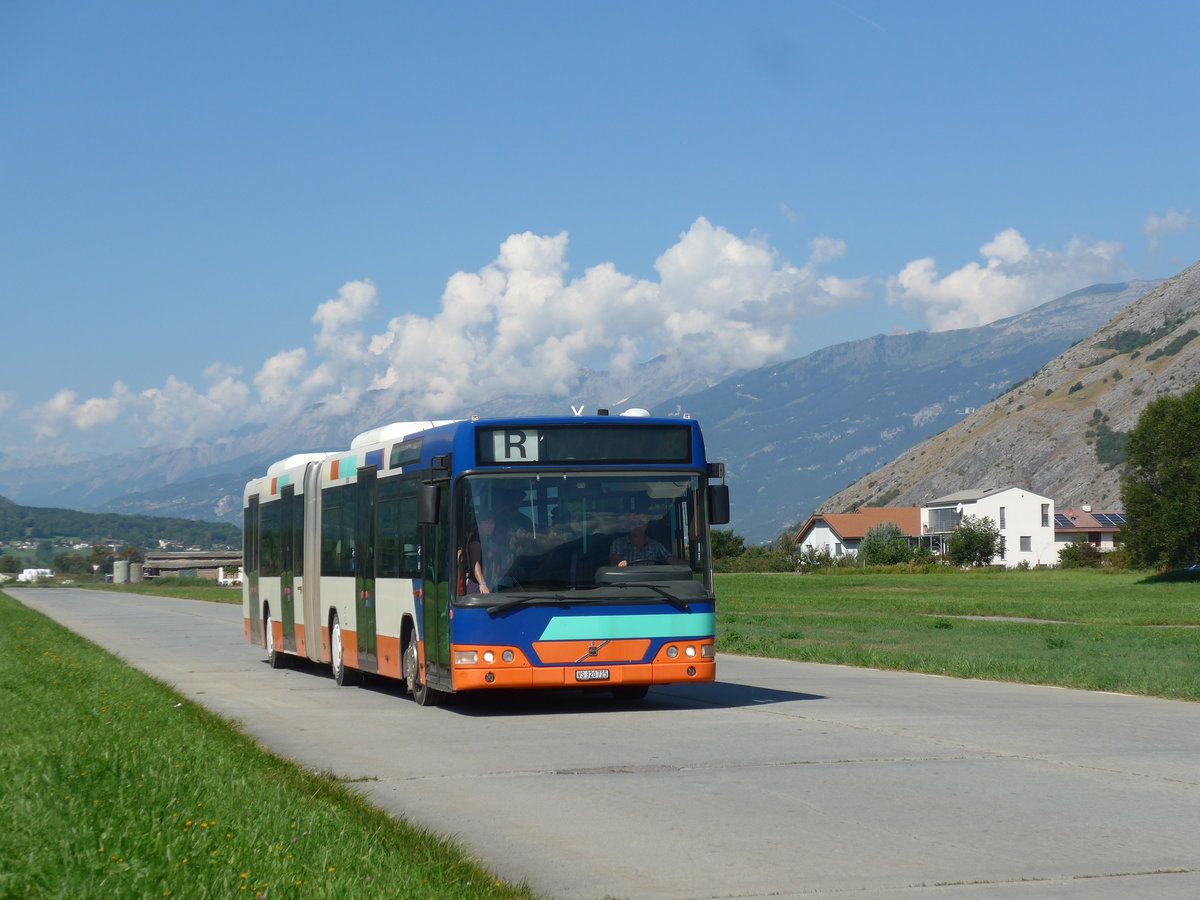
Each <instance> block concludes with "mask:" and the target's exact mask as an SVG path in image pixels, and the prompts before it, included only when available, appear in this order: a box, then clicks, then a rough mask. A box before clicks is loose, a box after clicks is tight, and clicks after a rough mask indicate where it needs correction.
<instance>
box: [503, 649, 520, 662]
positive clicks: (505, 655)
mask: <svg viewBox="0 0 1200 900" xmlns="http://www.w3.org/2000/svg"><path fill="white" fill-rule="evenodd" d="M500 658H501V659H502V660H504V661H505V662H512V661H513V660H514V659H515V658H516V657H515V656H514V655H513V652H512V651H511V650H505V651H504V652H503V653H501V654H500Z"/></svg>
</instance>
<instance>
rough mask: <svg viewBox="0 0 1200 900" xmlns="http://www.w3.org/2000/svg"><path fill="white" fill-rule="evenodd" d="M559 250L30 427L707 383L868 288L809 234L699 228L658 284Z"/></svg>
mask: <svg viewBox="0 0 1200 900" xmlns="http://www.w3.org/2000/svg"><path fill="white" fill-rule="evenodd" d="M568 249H569V240H568V236H567V234H566V232H562V233H560V234H557V235H537V234H533V233H530V232H526V233H523V234H514V235H511V236H509V237H508V238H507V239H506V240H505V241H504V242H503V243H502V244H501V245H500V247H499V252H498V253H497V256H496V258H495V259H494V260H493V261H492V262H491V263H489V264H487V265H485V266H484V267H483V268H481V269H479V270H478V271H476V272H466V271H461V272H457V273H455V274H454V275H452V276H451V277H450V278H449V279H448V280H447V282H446V287H445V290H444V292H443V294H442V303H441V308H440V310H439V311H438V312H437V314H435V315H433V316H431V317H426V316H418V315H414V314H411V313H402V314H399V315H396V316H394V317H393V318H391V319H390V321H388V322H387V323H386V325H385V326H384V327H383V328H382V330H380V331H375V332H372V331H371V330H369V329H368V327H367V323H368V322H369V321H370V320H371V319H372V318H373V317H374V316H376V315H377V314H378V313H379V312H380V310H381V297H380V295H379V291H378V290H377V289H376V287H375V285H374V284H373V283H371V282H370V281H366V280H364V281H351V282H347V283H346V284H344V285H343V286H342V287H341V289H340V290H339V291H338V293H337V296H336V297H333V298H331V299H329V300H326V301H324V302H322V303H321V304H319V305H318V306H317V308H316V311H315V313H314V314H313V317H312V321H313V324H314V326H315V333H314V335H313V338H312V344H311V347H307V348H306V347H297V348H293V349H287V350H281V351H279V352H277V353H275V354H274V355H272V356H270V357H269V358H267V359H266V360H265V361H264V362H263V363H262V365H261V366H260V367H259V369H258V371H257V372H256V373H254V375H253V376H252V377H250V378H245V377H243V374H242V372H241V371H240V370H238V369H235V368H233V367H231V366H227V365H224V364H220V363H217V364H213V365H212V366H210V367H208V368H207V369H206V370H205V373H204V375H205V380H206V383H207V388H206V389H197V388H195V387H193V386H192V385H190V384H188V383H186V382H184V381H182V380H180V379H178V378H176V377H174V376H171V377H169V378H168V379H167V380H166V383H165V384H164V385H163V386H162V387H158V388H152V389H149V390H144V391H141V392H133V391H131V390H129V388H128V387H126V386H125V385H124V384H121V383H120V382H118V383H117V384H116V385H114V387H113V391H112V392H111V394H110V396H108V397H92V398H88V399H82V400H81V399H80V398H79V397H78V396H77V395H76V394H75V393H74V392H71V391H63V392H60V393H59V394H58V395H56V396H55V397H54V398H52V399H51V400H50V401H47V402H46V403H44V404H42V405H41V406H40V407H37V408H36V409H35V410H31V411H30V413H31V416H30V419H31V421H32V422H34V423H35V425H36V428H37V434H38V435H39V436H40V437H41V438H43V439H46V440H55V439H58V438H59V437H60V436H61V435H62V434H63V433H64V432H65V431H66V430H67V429H75V430H78V431H84V432H89V435H90V440H91V441H95V442H97V443H99V442H100V440H101V436H102V432H104V430H105V428H106V427H107V429H108V434H109V437H110V439H113V440H117V439H121V440H124V441H125V443H126V445H127V444H128V442H129V441H131V440H133V441H137V442H139V443H141V444H143V445H147V444H158V443H165V442H171V443H176V444H181V443H185V442H189V441H192V440H195V439H196V438H198V437H203V436H206V435H215V434H219V433H223V432H225V431H228V430H230V429H231V428H234V427H237V426H240V425H243V424H250V423H263V424H266V423H272V422H276V421H281V420H283V419H285V418H286V417H287V416H288V415H291V414H295V413H297V412H299V411H300V410H302V409H309V408H313V407H316V408H319V409H321V410H323V411H324V412H325V413H326V414H329V415H339V414H344V413H346V412H349V411H350V410H351V409H352V408H353V407H354V405H355V404H356V403H357V402H358V401H359V400H360V399H361V397H362V396H363V395H364V394H365V393H366V392H367V391H370V390H386V391H389V392H391V393H392V394H393V395H394V396H395V399H396V404H397V405H405V406H409V407H410V408H412V409H414V410H415V411H416V412H418V413H419V414H423V415H431V416H436V415H442V414H446V413H450V412H455V411H459V410H462V409H464V408H469V407H470V406H471V405H472V404H473V403H476V402H479V401H482V400H486V399H490V398H492V397H496V396H500V395H504V394H514V395H522V394H546V393H552V394H557V395H559V396H566V395H568V394H569V393H570V391H571V390H572V388H573V386H574V385H575V384H577V382H578V380H579V378H580V377H581V375H582V373H583V372H584V370H585V369H600V370H609V371H613V372H615V373H627V372H629V371H631V370H632V368H633V367H634V366H636V365H637V364H638V363H639V362H642V361H644V360H647V359H649V358H650V357H652V356H662V355H665V356H667V357H668V358H673V359H674V360H676V363H677V365H678V366H679V368H680V369H686V370H687V371H689V372H692V373H695V374H700V375H708V376H712V377H718V376H721V375H724V374H726V373H728V372H729V371H731V370H733V369H737V368H746V367H751V366H757V365H762V364H764V363H766V362H770V361H772V360H775V359H779V358H782V357H785V356H786V355H788V354H789V353H791V352H792V351H793V350H794V349H795V346H794V345H795V333H794V327H795V325H796V324H797V323H798V322H800V321H802V320H805V319H810V318H813V317H817V316H821V315H825V314H828V313H830V312H833V311H835V310H838V309H842V308H845V307H847V306H853V305H856V304H859V303H861V302H862V301H863V300H865V299H866V296H867V293H868V279H866V278H855V279H844V278H838V277H835V276H831V275H827V274H823V273H822V272H821V271H820V267H821V265H822V264H824V263H827V262H829V261H831V260H833V259H836V258H838V257H840V256H842V255H844V254H845V252H846V245H845V243H844V242H843V241H840V240H837V239H835V238H830V237H818V238H816V239H814V240H813V241H812V243H811V245H810V248H809V250H810V257H809V259H808V260H806V261H804V262H803V263H801V264H799V265H794V264H792V263H790V262H788V261H786V260H783V259H781V258H780V257H779V254H778V252H777V251H776V250H775V249H773V248H772V247H771V246H770V245H769V244H768V243H767V242H766V240H764V239H762V238H761V237H758V236H751V237H746V238H743V237H738V236H736V235H734V234H731V233H730V232H728V231H727V230H725V229H724V228H721V227H719V226H714V225H712V224H711V223H710V222H708V221H707V220H706V219H703V218H701V219H697V220H696V221H695V222H694V223H693V224H692V226H691V227H690V228H689V229H688V230H687V231H686V232H684V233H683V234H681V235H680V237H679V240H678V241H677V242H676V243H675V244H674V245H673V246H672V247H670V248H668V249H667V250H666V251H665V252H663V253H662V254H661V255H660V256H659V257H658V259H657V261H656V262H655V269H656V271H657V280H654V279H642V278H636V277H634V276H631V275H627V274H624V273H622V272H620V271H618V270H617V268H616V267H615V266H614V265H613V264H612V263H607V262H605V263H600V264H598V265H594V266H591V267H590V268H587V269H586V270H584V271H583V273H582V274H581V275H579V276H577V277H575V278H570V277H569V275H568V271H569V265H568Z"/></svg>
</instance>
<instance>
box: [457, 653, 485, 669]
mask: <svg viewBox="0 0 1200 900" xmlns="http://www.w3.org/2000/svg"><path fill="white" fill-rule="evenodd" d="M478 662H479V651H478V650H455V651H454V664H455V665H456V666H473V665H476V664H477V663H478Z"/></svg>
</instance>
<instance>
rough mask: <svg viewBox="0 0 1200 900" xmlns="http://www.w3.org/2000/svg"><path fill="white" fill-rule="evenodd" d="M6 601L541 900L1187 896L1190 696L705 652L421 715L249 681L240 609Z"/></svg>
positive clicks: (307, 671) (87, 599) (385, 698)
mask: <svg viewBox="0 0 1200 900" xmlns="http://www.w3.org/2000/svg"><path fill="white" fill-rule="evenodd" d="M8 592H9V593H10V594H11V595H12V596H14V597H16V598H17V599H18V600H20V601H21V602H22V603H24V604H26V605H27V606H29V607H31V608H33V609H36V610H39V611H41V612H43V613H45V614H46V615H48V616H50V617H51V618H54V619H56V620H58V621H59V622H61V623H63V624H64V625H66V626H68V627H69V628H71V629H72V630H74V631H76V632H78V633H80V634H82V635H84V636H86V637H88V638H90V639H91V640H92V641H94V642H95V643H97V644H99V645H100V646H102V647H104V648H106V649H108V650H110V651H111V652H113V653H115V654H116V655H118V656H119V657H121V658H123V659H125V660H126V661H127V662H129V663H130V664H132V665H134V666H136V667H137V668H139V669H142V670H143V671H146V672H148V673H150V674H151V675H153V676H155V677H156V678H159V679H161V680H163V681H166V682H168V683H170V684H172V685H174V686H175V687H176V688H177V689H178V690H179V691H180V692H181V693H183V694H184V695H186V696H187V697H189V698H191V699H192V700H194V701H195V702H197V703H202V704H204V705H205V706H207V707H209V708H211V709H213V710H215V711H216V712H218V713H220V714H222V715H224V716H227V717H229V718H231V719H234V720H236V721H238V722H240V723H241V724H242V726H243V727H244V728H245V729H246V731H248V732H249V733H250V734H252V735H253V736H255V737H256V738H257V739H259V740H260V741H261V742H262V743H263V744H264V745H266V746H267V747H268V748H270V749H271V750H273V751H274V752H276V753H278V754H281V755H283V756H287V757H290V758H292V759H294V760H297V761H298V762H300V763H302V764H304V765H306V766H308V767H310V768H312V769H318V770H332V771H333V772H335V773H337V774H338V775H342V776H347V777H350V778H369V779H372V780H370V781H366V782H362V783H360V784H357V785H355V787H356V788H357V789H359V790H361V791H362V792H363V793H364V794H366V795H367V796H369V797H370V798H371V799H372V800H373V801H374V802H375V803H377V804H378V805H380V806H381V807H383V808H385V809H387V810H389V811H391V812H393V813H396V814H398V815H403V816H404V817H406V818H407V819H409V820H410V821H412V822H416V823H419V824H423V825H425V826H427V827H430V828H432V829H434V830H436V831H438V832H441V833H444V834H447V835H452V836H455V837H456V838H458V839H459V840H460V841H461V842H462V843H463V844H464V845H465V846H466V847H467V848H468V850H469V851H470V852H471V853H472V854H473V855H475V856H476V857H478V858H479V859H480V860H482V861H483V862H484V863H485V864H487V865H488V866H490V867H492V868H493V869H494V870H495V871H496V872H497V873H499V874H500V875H501V876H502V877H504V878H506V879H510V880H513V881H520V880H522V879H524V880H527V881H528V882H529V883H530V884H531V885H532V886H533V887H534V888H535V889H536V890H538V891H541V892H544V893H545V894H547V895H549V896H551V897H558V898H600V897H625V898H664V900H667V898H671V900H684V898H687V900H692V898H766V897H770V898H780V897H800V896H808V895H811V894H818V895H819V894H838V895H849V896H851V897H854V898H856V900H863V898H890V900H897V898H907V897H935V898H941V897H968V898H980V900H993V898H1093V897H1110V898H1117V897H1120V898H1126V897H1164V898H1185V897H1186V898H1189V900H1190V898H1195V897H1200V704H1191V703H1183V702H1176V701H1169V700H1153V699H1146V698H1137V697H1128V696H1122V695H1112V694H1097V693H1087V692H1081V691H1069V690H1062V689H1057V688H1044V687H1031V686H1024V685H1010V684H997V683H991V682H976V681H959V680H955V679H949V678H937V677H931V676H922V675H910V674H903V673H895V672H877V671H872V670H863V669H851V668H843V667H840V666H822V665H811V664H802V663H790V662H781V661H777V660H766V659H752V658H744V657H742V658H739V657H722V658H721V660H720V662H719V677H720V679H721V681H720V682H719V683H717V684H713V685H693V686H684V687H670V688H661V689H655V690H652V691H651V692H650V695H649V696H648V697H647V699H646V701H645V702H644V703H643V704H642V705H641V706H639V707H637V708H620V707H618V706H616V705H614V704H613V703H611V702H610V701H608V700H607V699H601V698H600V697H598V696H597V697H585V698H580V697H579V696H564V695H560V694H551V695H547V694H539V695H536V696H535V695H529V694H516V695H507V696H492V697H489V698H486V699H484V700H480V701H476V702H471V703H459V704H457V705H455V706H452V707H449V708H441V709H435V708H427V709H421V708H418V707H417V706H416V705H415V704H413V703H412V702H411V701H409V700H407V699H405V698H404V697H403V696H401V695H400V694H399V692H398V691H396V690H395V689H393V688H391V687H388V686H379V685H376V686H373V687H368V688H338V687H336V686H335V685H334V683H333V681H332V679H330V678H329V676H328V674H327V673H326V672H325V671H323V670H321V669H319V668H316V667H310V668H304V669H296V670H284V671H272V670H270V669H269V668H268V667H267V666H266V664H265V661H264V654H263V651H262V650H260V649H259V648H257V647H253V646H251V645H248V644H246V643H244V642H243V640H242V628H241V622H240V616H241V612H240V609H239V608H238V607H234V606H224V605H219V604H208V603H200V602H193V601H184V600H173V599H164V598H144V597H138V596H135V595H129V594H110V593H102V592H95V591H92V592H89V591H84V590H73V589H52V590H48V589H11V588H9V589H8ZM1198 651H1200V647H1198Z"/></svg>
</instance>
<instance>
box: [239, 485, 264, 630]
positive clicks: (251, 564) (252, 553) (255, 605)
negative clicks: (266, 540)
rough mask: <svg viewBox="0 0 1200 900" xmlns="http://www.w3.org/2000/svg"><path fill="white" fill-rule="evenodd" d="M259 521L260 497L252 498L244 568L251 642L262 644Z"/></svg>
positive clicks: (244, 543) (245, 530) (244, 533)
mask: <svg viewBox="0 0 1200 900" xmlns="http://www.w3.org/2000/svg"><path fill="white" fill-rule="evenodd" d="M260 536H261V525H260V523H259V520H258V495H257V494H255V495H254V496H253V497H251V498H250V503H249V505H248V506H247V507H246V523H245V527H244V528H243V529H242V568H243V569H244V570H245V573H246V591H247V594H248V596H249V597H250V610H249V613H250V640H252V641H254V642H255V643H256V644H260V643H262V640H263V633H262V601H261V600H260V599H259V597H258V562H259V559H260V558H261V551H260V549H259V538H260Z"/></svg>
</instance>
